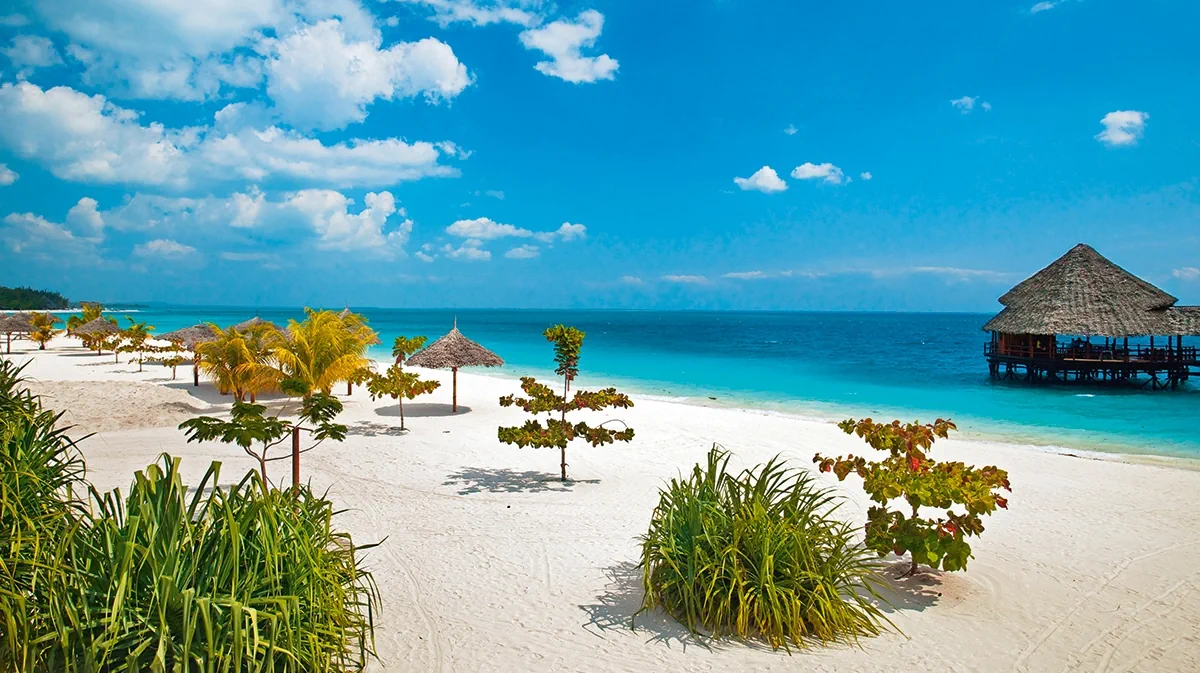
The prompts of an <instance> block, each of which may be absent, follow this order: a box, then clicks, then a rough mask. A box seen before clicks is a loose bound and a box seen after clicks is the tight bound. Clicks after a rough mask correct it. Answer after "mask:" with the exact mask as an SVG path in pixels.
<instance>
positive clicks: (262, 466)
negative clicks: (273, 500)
mask: <svg viewBox="0 0 1200 673" xmlns="http://www.w3.org/2000/svg"><path fill="white" fill-rule="evenodd" d="M256 457H257V458H258V469H259V471H261V472H262V478H263V486H264V487H266V488H267V489H270V488H271V482H269V481H267V453H266V451H263V454H262V455H261V456H256Z"/></svg>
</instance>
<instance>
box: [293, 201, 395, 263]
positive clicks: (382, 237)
mask: <svg viewBox="0 0 1200 673" xmlns="http://www.w3.org/2000/svg"><path fill="white" fill-rule="evenodd" d="M364 201H365V202H366V203H365V206H364V207H363V208H362V210H360V211H359V212H358V213H352V212H350V206H351V205H352V204H353V203H354V201H353V200H352V199H350V198H347V197H346V195H344V194H342V193H341V192H337V191H333V190H329V189H305V190H302V191H299V192H295V193H292V194H290V195H289V196H288V197H287V200H286V206H287V207H288V208H291V209H293V210H295V211H296V212H298V213H300V215H301V216H303V217H304V219H305V220H307V221H308V222H309V224H310V225H311V226H312V229H313V232H314V233H316V235H317V238H318V244H317V245H318V247H320V248H322V249H325V250H336V251H339V252H350V251H355V250H363V251H375V252H377V253H379V254H381V255H383V256H385V257H391V256H394V255H395V254H397V253H399V252H400V251H401V250H402V249H403V247H404V245H405V243H407V242H408V238H409V236H410V235H411V234H412V229H413V222H412V220H410V219H404V220H403V221H401V222H400V223H399V224H398V225H397V226H395V227H392V228H391V229H390V231H385V225H386V224H387V221H388V218H390V217H391V216H392V215H394V214H396V213H397V212H399V210H398V209H397V207H396V198H395V197H394V196H392V194H391V192H380V193H374V192H370V193H368V194H367V195H366V198H365V199H364Z"/></svg>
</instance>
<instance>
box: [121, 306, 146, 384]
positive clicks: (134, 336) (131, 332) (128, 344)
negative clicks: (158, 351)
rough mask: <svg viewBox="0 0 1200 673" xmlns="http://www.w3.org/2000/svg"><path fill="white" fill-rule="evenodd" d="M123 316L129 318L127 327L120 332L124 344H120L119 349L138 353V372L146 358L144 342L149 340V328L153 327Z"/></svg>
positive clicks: (127, 317)
mask: <svg viewBox="0 0 1200 673" xmlns="http://www.w3.org/2000/svg"><path fill="white" fill-rule="evenodd" d="M125 317H126V319H127V320H129V327H127V328H125V329H124V330H123V331H122V332H121V336H122V337H123V339H124V341H125V345H123V346H121V347H120V350H123V351H126V352H128V353H137V354H138V371H139V372H140V371H142V362H143V361H144V360H145V359H146V342H147V341H149V340H150V330H152V329H154V325H147V324H146V323H144V322H137V321H136V320H134V319H133V318H131V317H129V316H125Z"/></svg>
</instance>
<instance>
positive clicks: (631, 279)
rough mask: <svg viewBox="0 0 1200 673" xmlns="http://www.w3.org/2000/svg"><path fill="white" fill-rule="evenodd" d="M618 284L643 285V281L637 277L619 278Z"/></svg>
mask: <svg viewBox="0 0 1200 673" xmlns="http://www.w3.org/2000/svg"><path fill="white" fill-rule="evenodd" d="M620 283H621V284H622V285H644V284H645V281H643V280H642V279H641V278H638V277H637V276H621V279H620Z"/></svg>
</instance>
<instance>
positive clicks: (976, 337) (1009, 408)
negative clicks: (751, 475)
mask: <svg viewBox="0 0 1200 673" xmlns="http://www.w3.org/2000/svg"><path fill="white" fill-rule="evenodd" d="M334 308H335V309H336V310H340V309H341V307H334ZM355 310H356V311H358V312H359V313H361V314H363V315H364V316H366V317H367V319H368V320H369V322H370V324H371V326H372V327H373V328H374V329H375V330H377V331H378V332H379V333H380V336H381V338H382V339H383V342H384V346H380V347H378V348H376V349H375V350H374V351H373V352H372V356H373V357H377V358H379V359H388V358H389V357H390V348H391V346H390V344H391V341H392V339H393V338H395V337H396V336H397V335H401V334H403V335H405V336H418V335H425V336H428V337H429V338H430V340H431V341H432V340H433V339H435V338H437V337H439V336H441V335H442V334H444V333H445V332H447V331H449V329H450V327H451V325H452V324H453V322H454V320H455V319H456V318H457V320H458V327H459V329H460V330H461V331H462V332H463V333H464V334H466V335H467V336H468V337H470V338H471V339H474V340H475V341H478V342H480V343H482V344H483V345H484V346H486V347H488V348H490V349H491V350H493V351H495V352H496V353H497V354H499V355H500V356H501V357H503V358H504V359H505V361H506V363H507V364H506V365H505V366H504V367H503V368H500V369H497V370H480V373H498V374H500V375H506V376H519V375H537V376H546V375H552V372H553V359H552V357H553V353H552V350H551V347H550V344H548V343H547V342H546V341H545V340H544V339H543V338H542V336H541V333H542V331H543V330H544V329H545V328H546V327H547V326H549V325H551V324H556V323H565V324H568V325H574V326H575V327H578V328H579V329H582V330H584V331H585V332H586V333H587V337H586V339H585V341H584V348H583V356H582V358H581V362H580V371H581V376H580V379H579V382H578V385H580V386H581V387H600V386H605V387H607V386H609V385H615V386H617V387H619V388H622V389H624V390H626V391H627V392H638V393H642V394H651V395H662V396H672V397H683V398H688V399H689V400H690V401H693V402H696V403H700V404H711V405H728V406H753V407H756V408H763V409H768V410H774V411H779V412H786V413H794V414H801V415H806V416H811V417H818V418H823V419H835V420H836V419H842V418H847V417H856V418H861V417H864V416H870V417H872V418H875V419H887V420H890V419H892V418H900V419H903V420H921V421H932V420H934V419H935V418H937V417H939V416H940V417H943V418H950V419H952V420H954V422H955V423H957V424H958V427H959V430H960V434H961V435H962V436H969V437H981V438H990V439H1000V440H1005V441H1012V442H1020V443H1028V444H1037V445H1045V446H1055V447H1066V448H1072V449H1079V450H1093V451H1110V452H1118V453H1133V454H1149V455H1160V456H1172V457H1189V458H1200V432H1197V419H1198V417H1200V379H1197V380H1196V381H1194V382H1193V383H1191V384H1189V385H1187V386H1184V387H1183V388H1181V389H1180V390H1177V391H1159V392H1148V391H1134V390H1121V389H1112V388H1101V387H1085V386H1074V385H1042V386H1036V387H1034V386H1029V385H1025V384H1022V383H1020V382H1000V381H994V380H992V379H991V378H990V377H989V376H988V373H987V363H986V362H985V361H984V358H983V344H984V342H985V341H986V340H987V338H988V335H987V334H986V333H984V332H983V331H981V330H980V327H981V326H982V325H983V323H984V322H986V321H987V320H988V318H989V317H990V315H987V314H962V313H856V312H844V313H819V312H769V311H762V312H736V311H711V312H709V311H620V310H491V309H488V310H484V309H479V310H450V309H445V310H419V309H355ZM130 315H132V316H133V317H135V318H136V319H137V320H139V321H145V322H148V323H149V324H151V325H153V326H154V327H155V328H156V329H155V331H156V332H159V333H162V332H166V331H169V330H173V329H177V328H180V327H186V326H188V325H192V324H195V323H197V322H201V321H204V322H215V323H217V324H218V325H222V326H225V325H230V324H235V323H238V322H241V321H243V320H246V319H247V318H250V317H252V316H254V315H258V316H260V317H261V318H263V319H265V320H271V321H273V322H276V323H278V324H280V325H286V323H287V321H288V320H289V319H302V318H303V311H302V310H301V309H255V308H231V307H203V306H198V307H193V306H189V307H168V308H161V307H156V308H146V309H140V310H139V311H138V312H137V313H136V314H130ZM122 324H123V325H124V324H126V321H125V320H122Z"/></svg>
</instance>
